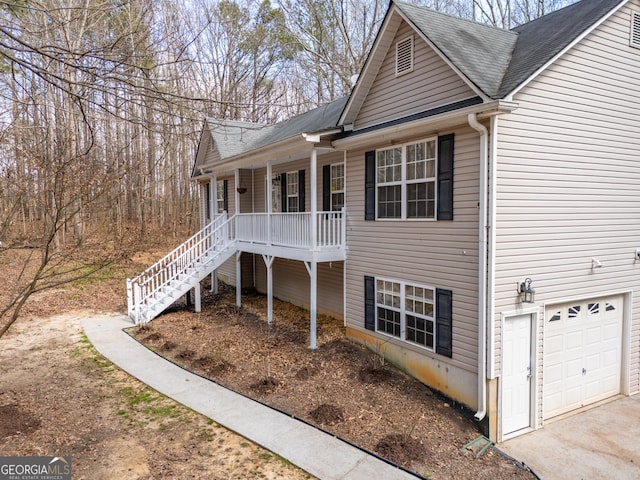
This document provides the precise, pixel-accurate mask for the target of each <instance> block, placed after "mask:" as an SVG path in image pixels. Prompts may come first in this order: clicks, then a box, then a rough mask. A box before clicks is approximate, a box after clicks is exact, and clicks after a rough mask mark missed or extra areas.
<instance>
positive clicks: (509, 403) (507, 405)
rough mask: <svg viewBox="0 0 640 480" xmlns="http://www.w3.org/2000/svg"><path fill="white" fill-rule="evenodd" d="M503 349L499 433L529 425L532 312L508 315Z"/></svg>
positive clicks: (515, 430) (508, 432)
mask: <svg viewBox="0 0 640 480" xmlns="http://www.w3.org/2000/svg"><path fill="white" fill-rule="evenodd" d="M503 338H504V341H503V348H502V434H503V435H509V434H511V433H514V432H517V431H518V430H522V429H525V428H528V427H530V426H531V368H532V365H531V363H532V362H531V315H518V316H514V317H508V318H506V319H505V322H504V332H503Z"/></svg>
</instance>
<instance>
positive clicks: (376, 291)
mask: <svg viewBox="0 0 640 480" xmlns="http://www.w3.org/2000/svg"><path fill="white" fill-rule="evenodd" d="M364 290H365V291H364V298H365V303H364V311H365V328H366V329H367V330H372V331H376V332H378V333H382V334H384V335H389V336H392V337H395V338H398V339H400V340H404V341H406V342H409V343H411V344H414V345H419V346H421V347H424V348H426V349H428V350H431V351H435V352H436V353H438V354H440V355H444V356H447V357H451V356H452V292H451V290H444V289H440V288H432V287H428V286H425V285H418V284H413V283H409V282H402V281H397V280H388V279H384V278H377V277H370V276H365V277H364Z"/></svg>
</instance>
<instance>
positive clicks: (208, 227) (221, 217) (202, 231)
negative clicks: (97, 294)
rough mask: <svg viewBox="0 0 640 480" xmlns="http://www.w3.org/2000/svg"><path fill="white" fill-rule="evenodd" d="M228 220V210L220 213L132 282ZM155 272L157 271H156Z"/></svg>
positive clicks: (135, 281) (132, 281) (167, 261)
mask: <svg viewBox="0 0 640 480" xmlns="http://www.w3.org/2000/svg"><path fill="white" fill-rule="evenodd" d="M227 220H228V217H227V214H226V212H225V213H223V214H220V215H218V216H217V217H216V218H214V219H213V220H211V222H209V223H208V224H207V225H205V226H204V227H202V228H201V229H200V230H198V231H197V232H196V233H194V234H193V235H192V236H191V237H189V238H188V239H187V240H185V241H184V242H182V243H181V244H180V245H178V246H177V247H176V248H174V249H173V250H171V251H170V252H169V253H167V254H166V255H165V256H164V257H162V258H161V259H160V260H158V261H157V262H155V263H154V264H153V265H151V266H150V267H148V268H147V269H146V270H144V271H143V272H141V273H139V274H138V275H137V276H135V277H134V278H132V279H130V281H131V283H139V280H140V279H141V278H142V277H144V276H145V275H147V274H148V273H150V272H151V271H152V270H154V269H158V268H160V266H161V265H164V264H165V263H169V260H170V259H172V257H173V256H175V255H176V254H177V253H178V252H180V251H181V250H185V246H186V245H188V244H190V243H193V242H194V241H195V240H196V239H198V238H199V237H201V236H208V234H206V233H205V232H208V231H209V230H217V228H218V227H219V226H220V225H222V224H223V223H225V222H226V221H227ZM154 273H155V272H154Z"/></svg>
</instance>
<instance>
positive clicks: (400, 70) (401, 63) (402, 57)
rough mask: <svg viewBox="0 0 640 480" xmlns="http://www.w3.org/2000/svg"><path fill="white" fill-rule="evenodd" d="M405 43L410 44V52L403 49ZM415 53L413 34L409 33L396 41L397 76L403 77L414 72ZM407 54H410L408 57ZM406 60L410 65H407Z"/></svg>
mask: <svg viewBox="0 0 640 480" xmlns="http://www.w3.org/2000/svg"><path fill="white" fill-rule="evenodd" d="M405 45H408V52H404V51H403V48H405ZM414 53H415V49H414V39H413V35H409V36H408V37H405V38H403V39H400V40H398V41H397V42H396V77H401V76H402V75H406V74H407V73H411V72H413V66H414V63H413V61H414ZM406 56H408V59H407V58H406ZM405 62H408V66H405Z"/></svg>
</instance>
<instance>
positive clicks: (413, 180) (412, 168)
mask: <svg viewBox="0 0 640 480" xmlns="http://www.w3.org/2000/svg"><path fill="white" fill-rule="evenodd" d="M453 151H454V135H453V134H450V135H443V136H440V137H437V138H436V137H434V138H429V139H425V140H420V141H417V142H410V143H406V144H403V145H394V146H392V147H388V148H384V149H379V150H375V151H369V152H366V153H365V220H376V219H433V220H435V219H437V220H453ZM436 192H437V193H436Z"/></svg>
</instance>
